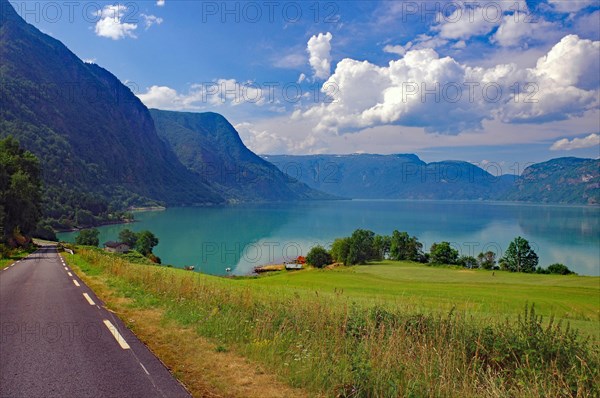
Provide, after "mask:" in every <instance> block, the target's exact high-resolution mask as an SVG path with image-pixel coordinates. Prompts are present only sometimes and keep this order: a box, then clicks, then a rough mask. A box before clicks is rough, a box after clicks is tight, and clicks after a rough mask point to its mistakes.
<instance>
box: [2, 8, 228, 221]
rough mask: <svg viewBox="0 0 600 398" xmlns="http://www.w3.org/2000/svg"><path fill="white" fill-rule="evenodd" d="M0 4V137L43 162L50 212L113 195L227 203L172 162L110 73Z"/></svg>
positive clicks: (96, 208) (123, 200) (138, 200)
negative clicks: (16, 142)
mask: <svg viewBox="0 0 600 398" xmlns="http://www.w3.org/2000/svg"><path fill="white" fill-rule="evenodd" d="M0 7H1V9H2V13H1V16H0V18H1V25H0V94H1V97H0V98H1V105H2V106H1V107H0V136H2V137H4V136H7V135H10V134H12V135H13V136H14V137H15V138H17V139H18V140H19V141H20V142H21V144H22V145H23V146H24V147H25V148H27V149H29V150H31V151H32V152H33V153H34V154H36V155H37V156H38V157H39V158H40V159H41V161H42V169H43V174H44V181H45V184H46V186H47V193H46V201H47V205H46V208H47V209H48V210H49V213H50V215H52V216H55V217H59V216H62V215H65V213H69V212H70V211H71V212H72V211H73V210H74V209H75V208H88V209H89V210H91V211H92V212H94V213H98V212H101V211H103V209H105V208H106V205H107V204H108V203H109V202H111V201H112V202H113V204H114V205H115V206H117V207H122V206H124V205H125V206H127V205H143V204H148V203H154V202H155V201H161V202H165V203H167V204H170V205H176V204H204V203H220V202H223V201H224V199H223V198H222V196H221V195H219V194H218V193H217V192H216V190H215V189H213V188H211V187H210V185H209V184H208V183H207V182H206V181H205V180H204V179H202V178H201V177H200V176H198V175H195V174H194V173H192V172H190V171H189V170H187V169H186V168H185V167H184V166H183V165H182V164H181V163H180V162H179V161H178V160H177V158H176V156H175V155H174V154H173V152H172V151H171V150H170V149H169V148H168V147H167V145H165V144H164V142H163V141H162V140H161V139H160V137H159V136H158V135H157V133H156V130H155V128H154V122H153V120H152V117H151V116H150V113H149V112H148V109H147V108H146V107H145V106H144V105H143V104H142V103H141V101H140V100H139V99H138V98H137V97H136V96H135V95H133V93H132V92H131V91H130V90H129V89H128V88H127V87H126V86H124V85H123V84H121V82H120V81H119V80H118V79H117V78H116V77H115V76H113V75H112V74H111V73H109V72H108V71H106V70H105V69H102V68H101V67H99V66H97V65H93V64H86V63H84V62H82V61H81V60H80V59H79V58H77V56H75V55H74V54H73V53H72V52H71V51H69V49H67V48H66V47H65V46H64V45H63V44H62V43H61V42H59V41H58V40H55V39H53V38H52V37H50V36H48V35H45V34H43V33H41V32H40V31H39V30H37V29H36V28H35V27H33V26H32V25H29V24H27V23H26V22H25V21H23V20H22V19H21V17H20V16H18V15H17V13H16V12H14V10H13V9H12V7H11V6H10V5H8V4H7V1H6V0H0Z"/></svg>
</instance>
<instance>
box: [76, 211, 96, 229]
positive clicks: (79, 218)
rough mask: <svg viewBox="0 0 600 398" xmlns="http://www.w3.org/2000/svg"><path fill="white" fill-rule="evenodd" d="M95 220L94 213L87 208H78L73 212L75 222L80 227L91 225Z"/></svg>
mask: <svg viewBox="0 0 600 398" xmlns="http://www.w3.org/2000/svg"><path fill="white" fill-rule="evenodd" d="M95 222H96V219H95V218H94V215H93V214H92V212H91V211H89V210H83V209H78V210H77V212H76V213H75V223H76V224H77V225H79V226H80V227H89V226H93V225H94V224H95Z"/></svg>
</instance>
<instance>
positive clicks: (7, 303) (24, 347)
mask: <svg viewBox="0 0 600 398" xmlns="http://www.w3.org/2000/svg"><path fill="white" fill-rule="evenodd" d="M0 396H1V397H36V398H37V397H61V398H63V397H141V398H151V397H169V398H171V397H173V398H175V397H189V394H188V393H187V391H186V390H185V389H184V388H183V387H182V386H181V384H179V382H178V381H177V380H175V379H174V378H173V376H172V375H171V374H170V373H169V371H168V370H167V369H166V368H165V367H164V365H163V364H162V363H161V362H160V361H159V360H158V359H157V358H156V357H155V356H154V355H153V354H152V353H151V352H150V351H149V350H148V349H147V348H146V346H144V344H143V343H141V342H140V341H139V340H138V339H137V338H136V337H135V335H133V333H131V332H130V331H129V330H128V329H127V328H126V327H125V326H124V325H123V323H122V322H121V321H120V320H119V319H118V318H117V317H116V316H115V315H114V314H112V313H111V312H110V311H107V310H106V309H105V308H104V306H103V303H102V302H101V301H100V300H99V299H98V298H97V297H96V296H95V295H94V293H93V292H92V291H91V290H90V289H89V288H88V287H87V286H86V285H85V284H84V283H83V282H82V281H81V280H79V279H78V278H77V277H76V276H75V274H73V273H72V272H71V271H70V269H69V268H68V267H67V266H66V265H65V264H63V262H62V259H61V257H60V256H59V255H58V254H57V252H56V250H55V249H54V248H53V247H49V246H48V247H43V248H41V249H40V250H38V251H37V252H35V253H33V254H32V255H30V256H29V257H27V258H26V259H23V260H21V261H19V262H17V263H15V264H14V265H13V266H11V267H9V268H6V269H5V270H2V271H0Z"/></svg>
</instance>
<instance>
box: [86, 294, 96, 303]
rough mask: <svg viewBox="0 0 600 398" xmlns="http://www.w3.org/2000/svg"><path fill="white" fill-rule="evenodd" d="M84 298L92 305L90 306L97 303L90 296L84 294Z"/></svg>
mask: <svg viewBox="0 0 600 398" xmlns="http://www.w3.org/2000/svg"><path fill="white" fill-rule="evenodd" d="M83 297H85V299H86V300H87V302H88V303H90V305H96V303H94V300H92V298H91V297H90V295H89V294H87V293H83Z"/></svg>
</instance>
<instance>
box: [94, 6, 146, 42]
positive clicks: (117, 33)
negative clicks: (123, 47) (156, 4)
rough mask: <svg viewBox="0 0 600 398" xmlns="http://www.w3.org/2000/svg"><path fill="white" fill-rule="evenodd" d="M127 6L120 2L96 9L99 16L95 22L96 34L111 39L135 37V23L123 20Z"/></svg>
mask: <svg viewBox="0 0 600 398" xmlns="http://www.w3.org/2000/svg"><path fill="white" fill-rule="evenodd" d="M127 10H128V8H127V7H126V6H124V5H121V4H115V5H108V6H105V7H104V8H103V9H102V10H100V11H98V12H97V14H96V16H97V17H99V19H98V21H97V22H96V28H95V31H96V35H97V36H100V37H107V38H109V39H113V40H119V39H124V38H126V37H131V38H135V37H136V36H135V33H134V32H135V30H136V29H137V27H138V26H137V24H135V23H128V22H125V21H123V17H124V16H125V13H126V12H127Z"/></svg>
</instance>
